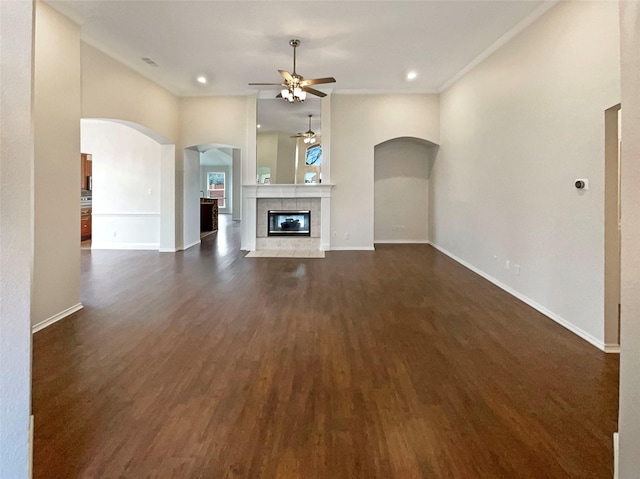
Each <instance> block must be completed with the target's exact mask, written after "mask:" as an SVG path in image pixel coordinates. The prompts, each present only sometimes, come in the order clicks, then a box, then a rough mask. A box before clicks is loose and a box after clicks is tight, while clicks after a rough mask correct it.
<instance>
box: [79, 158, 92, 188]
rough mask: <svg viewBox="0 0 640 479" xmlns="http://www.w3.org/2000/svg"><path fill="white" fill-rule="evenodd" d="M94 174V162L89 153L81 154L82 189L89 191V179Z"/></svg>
mask: <svg viewBox="0 0 640 479" xmlns="http://www.w3.org/2000/svg"><path fill="white" fill-rule="evenodd" d="M92 174H93V161H92V158H91V155H90V154H88V153H80V189H81V190H88V189H89V178H91V175H92Z"/></svg>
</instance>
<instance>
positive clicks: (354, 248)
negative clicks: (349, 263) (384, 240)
mask: <svg viewBox="0 0 640 479" xmlns="http://www.w3.org/2000/svg"><path fill="white" fill-rule="evenodd" d="M331 251H375V248H374V247H373V246H332V247H331Z"/></svg>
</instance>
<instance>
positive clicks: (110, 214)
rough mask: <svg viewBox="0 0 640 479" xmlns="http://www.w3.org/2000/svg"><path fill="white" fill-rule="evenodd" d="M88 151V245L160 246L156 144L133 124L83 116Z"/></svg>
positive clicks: (84, 145) (158, 151)
mask: <svg viewBox="0 0 640 479" xmlns="http://www.w3.org/2000/svg"><path fill="white" fill-rule="evenodd" d="M81 138H82V139H81V147H82V152H83V153H90V154H91V155H92V163H93V168H92V173H93V192H92V197H93V201H92V232H91V241H92V242H91V247H92V249H152V250H157V249H159V247H160V192H161V186H160V170H161V145H160V144H159V143H158V142H156V141H155V140H153V139H151V138H149V137H148V136H146V135H145V134H143V133H140V132H139V131H137V130H134V129H133V128H131V127H129V126H126V125H122V124H120V123H116V122H113V121H103V120H82V130H81Z"/></svg>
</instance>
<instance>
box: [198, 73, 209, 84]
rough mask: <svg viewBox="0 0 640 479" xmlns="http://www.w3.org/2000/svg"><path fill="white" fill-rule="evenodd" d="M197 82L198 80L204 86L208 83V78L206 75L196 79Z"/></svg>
mask: <svg viewBox="0 0 640 479" xmlns="http://www.w3.org/2000/svg"><path fill="white" fill-rule="evenodd" d="M196 80H198V83H202V84H205V83H207V77H206V76H204V75H200V76H199V77H198V78H196Z"/></svg>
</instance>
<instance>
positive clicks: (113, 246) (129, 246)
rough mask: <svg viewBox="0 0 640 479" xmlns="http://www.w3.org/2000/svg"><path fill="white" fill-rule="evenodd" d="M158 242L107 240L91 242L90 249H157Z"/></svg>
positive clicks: (158, 246)
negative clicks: (115, 241) (117, 241)
mask: <svg viewBox="0 0 640 479" xmlns="http://www.w3.org/2000/svg"><path fill="white" fill-rule="evenodd" d="M158 248H160V243H125V242H122V243H110V242H108V241H102V242H92V243H91V249H92V250H93V249H127V250H145V251H148V250H152V251H157V250H158Z"/></svg>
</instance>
